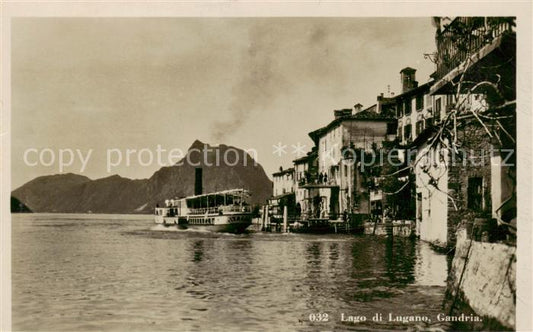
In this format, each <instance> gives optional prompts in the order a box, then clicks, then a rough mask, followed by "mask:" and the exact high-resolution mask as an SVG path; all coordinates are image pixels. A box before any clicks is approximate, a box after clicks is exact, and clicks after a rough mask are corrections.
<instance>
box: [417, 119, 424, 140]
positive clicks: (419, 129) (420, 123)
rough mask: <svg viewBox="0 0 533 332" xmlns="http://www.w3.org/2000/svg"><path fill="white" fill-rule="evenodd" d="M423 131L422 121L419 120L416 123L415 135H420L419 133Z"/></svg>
mask: <svg viewBox="0 0 533 332" xmlns="http://www.w3.org/2000/svg"><path fill="white" fill-rule="evenodd" d="M422 130H424V121H423V120H420V121H417V122H416V135H417V136H418V135H420V133H421V132H422Z"/></svg>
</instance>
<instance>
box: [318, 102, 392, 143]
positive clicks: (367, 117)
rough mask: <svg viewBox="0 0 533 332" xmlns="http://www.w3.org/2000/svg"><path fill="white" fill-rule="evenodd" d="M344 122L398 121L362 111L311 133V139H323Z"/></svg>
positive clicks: (343, 117)
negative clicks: (323, 136) (322, 137)
mask: <svg viewBox="0 0 533 332" xmlns="http://www.w3.org/2000/svg"><path fill="white" fill-rule="evenodd" d="M344 121H379V122H393V121H396V119H395V118H394V117H387V116H383V115H381V114H378V113H376V112H371V111H369V110H368V109H366V110H364V111H361V112H359V113H356V114H353V115H349V116H342V117H339V118H337V119H335V120H333V121H331V122H330V123H329V124H328V125H326V126H324V127H322V128H319V129H317V130H314V131H312V132H310V133H309V137H311V139H313V140H315V139H316V138H319V137H321V136H322V135H323V134H325V133H327V132H328V131H330V130H331V129H333V128H336V127H337V126H339V125H340V124H341V123H342V122H344Z"/></svg>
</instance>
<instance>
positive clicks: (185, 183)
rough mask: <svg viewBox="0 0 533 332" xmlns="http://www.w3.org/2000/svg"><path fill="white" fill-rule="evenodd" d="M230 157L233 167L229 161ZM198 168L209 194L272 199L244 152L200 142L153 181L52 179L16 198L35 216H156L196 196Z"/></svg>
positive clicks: (22, 191)
mask: <svg viewBox="0 0 533 332" xmlns="http://www.w3.org/2000/svg"><path fill="white" fill-rule="evenodd" d="M204 149H206V152H204ZM228 150H232V151H231V152H228ZM225 155H226V156H227V161H228V163H226V162H224V156H225ZM235 156H239V159H238V160H239V162H238V163H236V164H235V165H233V164H234V162H235V160H236V159H235V158H236V157H235ZM243 158H244V159H243ZM217 159H218V162H217ZM244 160H245V161H244ZM196 167H201V168H202V169H203V192H205V193H208V192H214V191H219V190H225V189H234V188H245V189H248V190H250V191H251V192H252V197H251V203H252V204H262V203H264V202H265V201H266V199H267V198H269V197H270V196H271V195H272V182H271V181H270V180H269V179H268V177H267V176H266V174H265V171H264V170H263V167H262V166H261V165H259V164H255V162H254V160H253V159H252V157H251V156H249V155H248V154H247V153H246V152H245V151H243V150H241V149H238V148H235V147H230V146H226V145H219V146H216V147H211V146H209V145H207V144H204V143H202V142H200V141H195V142H194V143H193V144H192V145H191V147H190V148H189V150H188V152H187V155H186V156H185V157H184V158H183V159H182V160H181V161H179V162H178V163H176V165H173V166H169V167H163V168H161V169H160V170H158V171H157V172H155V173H154V174H153V175H152V176H151V177H150V178H149V179H141V180H132V179H127V178H123V177H120V176H118V175H113V176H109V177H106V178H101V179H96V180H91V179H89V178H87V177H85V176H81V175H76V174H71V173H69V174H58V175H49V176H41V177H38V178H36V179H34V180H31V181H29V182H28V183H26V184H24V185H23V186H21V187H20V188H17V189H16V190H14V191H13V192H12V196H13V197H14V198H16V199H18V200H19V201H20V202H21V203H22V204H24V205H25V206H27V207H28V208H29V209H31V210H32V211H33V212H65V213H87V212H93V213H151V212H152V211H153V208H154V207H155V205H156V204H160V205H161V204H162V203H163V202H164V200H165V199H168V198H176V197H177V198H179V197H185V196H188V195H192V194H193V192H194V170H195V168H196Z"/></svg>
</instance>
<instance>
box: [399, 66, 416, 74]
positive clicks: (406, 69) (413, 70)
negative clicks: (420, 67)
mask: <svg viewBox="0 0 533 332" xmlns="http://www.w3.org/2000/svg"><path fill="white" fill-rule="evenodd" d="M414 72H416V69H414V68H411V67H405V68H404V69H402V70H400V73H414Z"/></svg>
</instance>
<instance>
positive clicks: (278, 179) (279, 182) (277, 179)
mask: <svg viewBox="0 0 533 332" xmlns="http://www.w3.org/2000/svg"><path fill="white" fill-rule="evenodd" d="M272 177H273V182H274V189H273V191H274V196H279V195H283V194H287V193H292V192H294V188H295V185H294V169H292V168H291V169H288V170H285V171H281V172H278V173H274V174H273V175H272Z"/></svg>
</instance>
